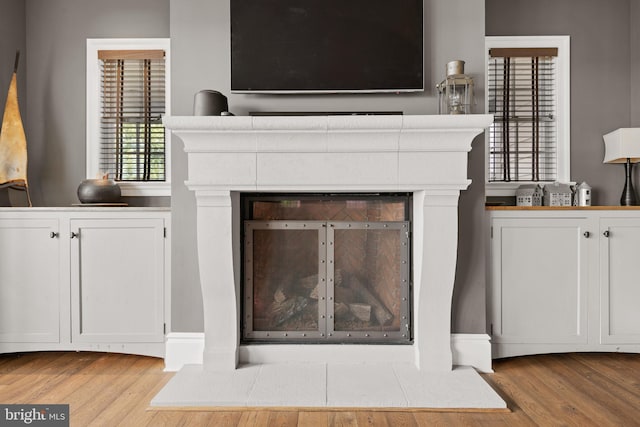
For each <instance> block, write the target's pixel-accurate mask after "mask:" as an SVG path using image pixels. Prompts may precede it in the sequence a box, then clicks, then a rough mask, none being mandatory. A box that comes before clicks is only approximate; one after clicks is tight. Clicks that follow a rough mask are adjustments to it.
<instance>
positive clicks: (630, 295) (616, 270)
mask: <svg viewBox="0 0 640 427" xmlns="http://www.w3.org/2000/svg"><path fill="white" fill-rule="evenodd" d="M600 231H601V232H602V234H601V237H600V334H601V336H600V339H601V342H602V343H603V344H639V343H640V274H639V273H638V264H637V263H638V262H639V261H640V257H639V255H640V218H602V219H601V220H600Z"/></svg>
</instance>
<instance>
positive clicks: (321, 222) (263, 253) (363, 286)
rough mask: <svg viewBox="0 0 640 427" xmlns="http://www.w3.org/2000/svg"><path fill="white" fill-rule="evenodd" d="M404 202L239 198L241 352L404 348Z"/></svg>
mask: <svg viewBox="0 0 640 427" xmlns="http://www.w3.org/2000/svg"><path fill="white" fill-rule="evenodd" d="M410 201H411V196H410V195H409V194H406V193H405V194H391V193H384V194H380V193H376V194H372V193H369V194H255V193H244V194H242V195H241V206H242V208H243V209H242V224H243V233H242V240H243V242H244V244H243V249H244V250H243V252H242V266H243V269H242V283H243V287H242V301H243V304H242V307H241V308H242V315H241V319H242V320H241V327H242V339H243V342H245V343H252V342H262V343H265V342H267V343H278V342H280V343H291V342H301V343H409V342H410V341H411V314H410V307H411V304H410V297H411V280H410V277H411V274H410V265H411V263H410V251H409V248H410V230H411V227H410V220H409V219H410V218H409V216H410V212H411V209H410Z"/></svg>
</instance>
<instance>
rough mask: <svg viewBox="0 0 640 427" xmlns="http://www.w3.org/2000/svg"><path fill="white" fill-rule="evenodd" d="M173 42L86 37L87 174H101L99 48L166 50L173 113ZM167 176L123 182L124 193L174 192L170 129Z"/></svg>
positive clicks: (168, 102)
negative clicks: (156, 180)
mask: <svg viewBox="0 0 640 427" xmlns="http://www.w3.org/2000/svg"><path fill="white" fill-rule="evenodd" d="M170 47H171V43H170V39H168V38H142V39H129V38H122V39H121V38H115V39H113V38H100V39H87V57H86V61H87V69H86V73H87V88H86V90H87V93H86V97H87V105H86V108H87V111H86V114H87V125H86V132H87V134H86V139H87V140H86V149H87V157H86V171H87V172H86V177H87V178H96V177H98V176H99V175H100V174H101V171H100V166H99V161H100V158H99V152H100V99H101V93H100V91H101V90H100V78H101V76H100V61H99V60H98V51H99V50H132V49H162V50H164V51H165V114H167V115H169V114H171V50H170ZM165 177H166V180H165V181H163V182H120V183H119V185H120V188H121V189H122V195H123V196H170V195H171V132H166V133H165Z"/></svg>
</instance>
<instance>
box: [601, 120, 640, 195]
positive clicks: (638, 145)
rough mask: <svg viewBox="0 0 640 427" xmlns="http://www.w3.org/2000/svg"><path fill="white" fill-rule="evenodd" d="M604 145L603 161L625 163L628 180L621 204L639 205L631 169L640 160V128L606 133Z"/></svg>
mask: <svg viewBox="0 0 640 427" xmlns="http://www.w3.org/2000/svg"><path fill="white" fill-rule="evenodd" d="M604 147H605V151H604V161H603V163H622V164H624V168H625V175H626V180H625V183H624V190H623V191H622V197H620V205H622V206H635V205H637V204H638V200H637V198H636V192H635V190H634V189H633V180H632V177H631V171H632V169H633V164H634V163H638V162H640V128H620V129H617V130H614V131H613V132H610V133H608V134H606V135H604Z"/></svg>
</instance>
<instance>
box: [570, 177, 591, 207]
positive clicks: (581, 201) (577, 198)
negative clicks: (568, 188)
mask: <svg viewBox="0 0 640 427" xmlns="http://www.w3.org/2000/svg"><path fill="white" fill-rule="evenodd" d="M573 205H574V206H591V186H590V185H589V184H587V183H586V182H584V181H582V183H580V185H577V186H576V189H575V191H574V194H573Z"/></svg>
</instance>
